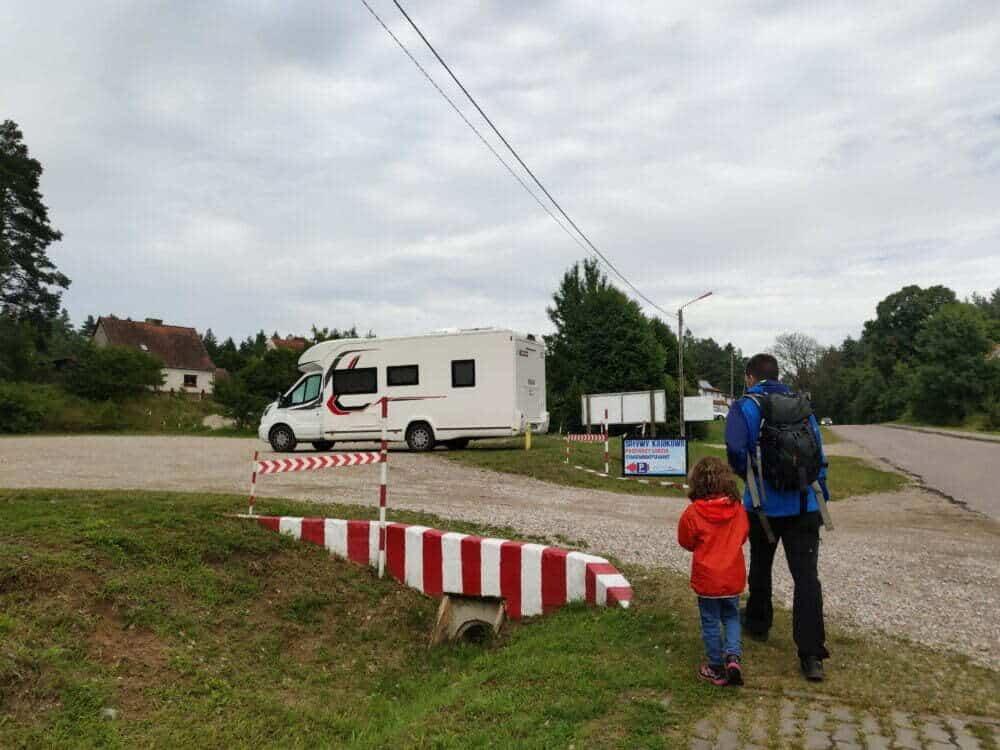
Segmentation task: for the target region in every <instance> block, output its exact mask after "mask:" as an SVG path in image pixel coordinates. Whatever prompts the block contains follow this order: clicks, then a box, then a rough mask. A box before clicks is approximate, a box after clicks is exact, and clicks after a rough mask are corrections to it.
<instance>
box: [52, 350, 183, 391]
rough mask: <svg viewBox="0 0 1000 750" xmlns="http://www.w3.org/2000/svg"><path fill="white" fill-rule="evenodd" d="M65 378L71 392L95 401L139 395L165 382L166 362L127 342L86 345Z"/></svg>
mask: <svg viewBox="0 0 1000 750" xmlns="http://www.w3.org/2000/svg"><path fill="white" fill-rule="evenodd" d="M65 382H66V388H67V389H68V390H69V391H70V393H74V394H76V395H77V396H83V397H84V398H88V399H90V400H92V401H104V400H106V399H121V398H126V397H128V396H137V395H140V394H142V393H145V392H146V391H148V390H149V389H150V387H159V386H161V385H163V363H162V362H161V361H160V360H159V359H157V358H156V357H153V356H150V355H149V354H146V353H145V352H141V351H139V350H138V349H132V348H129V347H126V346H107V347H101V348H99V347H96V346H93V345H87V346H85V347H83V349H82V350H81V352H80V355H79V357H78V359H77V363H76V365H75V366H74V367H72V368H70V369H69V370H68V371H67V373H66V377H65Z"/></svg>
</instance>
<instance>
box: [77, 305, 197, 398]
mask: <svg viewBox="0 0 1000 750" xmlns="http://www.w3.org/2000/svg"><path fill="white" fill-rule="evenodd" d="M91 340H92V341H93V342H94V345H95V346H128V347H131V348H133V349H138V350H140V351H143V352H146V353H147V354H152V355H153V356H154V357H158V358H159V359H161V360H162V361H163V374H164V381H163V385H162V386H161V388H162V389H163V390H166V391H178V392H181V393H211V392H212V389H213V388H214V387H215V378H216V368H215V363H214V362H212V358H211V357H210V356H209V355H208V351H206V349H205V344H204V343H202V340H201V336H199V335H198V332H197V331H196V330H195V329H194V328H185V327H183V326H171V325H163V321H162V320H159V319H157V318H146V320H145V322H143V323H140V322H139V321H137V320H122V319H121V318H116V317H115V316H113V315H108V316H105V317H101V318H99V319H98V321H97V328H95V329H94V335H93V336H92V338H91Z"/></svg>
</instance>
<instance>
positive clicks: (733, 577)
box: [677, 495, 750, 597]
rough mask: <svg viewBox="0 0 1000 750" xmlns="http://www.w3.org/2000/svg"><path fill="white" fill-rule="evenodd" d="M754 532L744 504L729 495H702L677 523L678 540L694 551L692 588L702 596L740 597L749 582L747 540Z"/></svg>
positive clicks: (685, 547)
mask: <svg viewBox="0 0 1000 750" xmlns="http://www.w3.org/2000/svg"><path fill="white" fill-rule="evenodd" d="M749 532H750V523H749V521H748V520H747V514H746V511H745V510H744V509H743V504H742V503H740V502H736V501H734V500H732V499H730V498H728V497H726V496H725V495H716V496H714V497H706V498H698V499H697V500H694V501H693V502H692V503H691V504H690V505H688V507H687V508H686V509H685V511H684V513H683V514H682V515H681V520H680V521H679V522H678V524H677V542H678V543H679V544H680V545H681V546H682V547H683V548H684V549H686V550H691V551H692V552H694V558H693V559H692V561H691V588H693V589H694V590H695V593H697V594H698V596H708V597H722V596H739V595H740V594H742V593H743V589H745V588H746V585H747V566H746V562H745V560H744V559H743V542H745V541H746V539H747V534H748V533H749Z"/></svg>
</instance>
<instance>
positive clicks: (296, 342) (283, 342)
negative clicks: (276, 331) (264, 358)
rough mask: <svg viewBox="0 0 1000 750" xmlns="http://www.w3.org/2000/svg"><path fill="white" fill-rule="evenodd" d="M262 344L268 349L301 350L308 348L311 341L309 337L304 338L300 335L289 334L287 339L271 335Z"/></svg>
mask: <svg viewBox="0 0 1000 750" xmlns="http://www.w3.org/2000/svg"><path fill="white" fill-rule="evenodd" d="M264 346H266V347H267V349H268V351H272V350H274V349H291V350H292V351H295V352H301V351H305V350H306V349H308V348H309V347H310V346H311V343H310V341H309V339H304V338H302V337H301V336H289V337H288V338H287V339H282V338H278V337H277V336H272V337H271V338H269V339H268V340H267V341H266V342H265V343H264Z"/></svg>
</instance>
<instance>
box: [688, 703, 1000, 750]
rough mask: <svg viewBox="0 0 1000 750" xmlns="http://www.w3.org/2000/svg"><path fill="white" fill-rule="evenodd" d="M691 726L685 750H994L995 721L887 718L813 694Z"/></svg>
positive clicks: (999, 737) (998, 725) (997, 741)
mask: <svg viewBox="0 0 1000 750" xmlns="http://www.w3.org/2000/svg"><path fill="white" fill-rule="evenodd" d="M747 696H748V697H750V698H751V700H750V701H748V702H747V705H745V706H744V707H743V708H740V707H739V706H734V707H733V711H732V712H731V713H729V714H728V715H726V716H719V717H716V718H705V719H702V720H701V721H699V722H698V723H697V724H696V725H695V726H694V731H693V733H692V734H693V736H692V738H691V740H690V743H689V745H688V748H689V750H765V748H772V749H774V748H805V750H956V749H957V750H997V749H998V748H1000V720H997V719H987V718H982V717H970V716H922V715H915V714H909V713H904V712H902V711H892V712H889V713H886V714H882V713H876V712H874V711H868V710H865V709H859V708H856V707H851V706H847V705H844V704H842V703H839V702H837V701H836V700H830V699H827V700H822V699H821V700H817V696H815V695H811V694H810V695H806V694H802V695H801V696H799V695H785V696H780V697H776V696H773V695H766V694H765V695H760V696H754V695H753V693H752V692H751V691H748V692H747Z"/></svg>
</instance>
